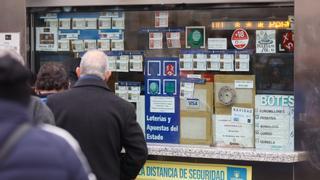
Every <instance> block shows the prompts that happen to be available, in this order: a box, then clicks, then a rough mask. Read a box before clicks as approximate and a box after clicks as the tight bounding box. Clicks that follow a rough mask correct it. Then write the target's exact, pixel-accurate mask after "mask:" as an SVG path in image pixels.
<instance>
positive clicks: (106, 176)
mask: <svg viewBox="0 0 320 180" xmlns="http://www.w3.org/2000/svg"><path fill="white" fill-rule="evenodd" d="M47 104H48V106H49V108H51V110H52V112H53V114H54V116H55V119H56V124H57V125H58V126H60V127H62V128H64V129H66V130H67V131H69V132H70V133H71V134H72V135H73V136H74V137H75V138H76V139H77V140H78V141H79V144H80V146H81V148H82V150H83V152H84V154H85V155H86V157H87V158H88V161H89V164H90V166H91V167H92V170H93V172H94V173H95V174H96V176H97V178H98V180H116V179H133V178H135V177H136V175H137V174H138V173H139V170H140V169H141V168H142V166H143V164H144V163H145V161H146V159H147V147H146V143H145V140H144V136H143V132H142V130H141V128H140V126H139V124H138V123H137V122H136V114H135V109H134V107H133V105H132V104H130V103H129V102H127V101H125V100H123V99H121V98H119V97H117V96H115V95H114V93H113V92H111V90H110V89H109V88H108V87H107V86H106V83H105V82H104V81H103V80H101V79H99V78H98V77H93V76H86V77H83V78H81V79H80V80H79V81H78V82H77V83H76V84H75V86H74V88H72V89H71V90H68V91H65V92H63V93H58V94H54V95H51V96H49V97H48V101H47ZM122 148H124V149H125V151H126V153H125V154H123V155H121V150H122Z"/></svg>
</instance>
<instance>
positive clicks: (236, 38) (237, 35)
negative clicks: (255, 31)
mask: <svg viewBox="0 0 320 180" xmlns="http://www.w3.org/2000/svg"><path fill="white" fill-rule="evenodd" d="M231 41H232V45H233V46H234V47H235V48H236V49H244V48H246V47H247V45H248V43H249V35H248V33H247V31H246V30H244V29H236V30H235V31H234V32H233V34H232V37H231Z"/></svg>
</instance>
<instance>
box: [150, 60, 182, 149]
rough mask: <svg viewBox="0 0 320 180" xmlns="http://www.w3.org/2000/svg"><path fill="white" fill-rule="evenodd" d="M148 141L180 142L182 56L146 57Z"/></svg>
mask: <svg viewBox="0 0 320 180" xmlns="http://www.w3.org/2000/svg"><path fill="white" fill-rule="evenodd" d="M144 64H145V79H144V80H145V81H144V82H145V99H146V106H145V107H146V109H145V112H146V139H147V142H158V143H179V142H180V132H179V126H180V101H179V94H180V81H179V71H180V70H179V58H172V57H169V58H165V57H161V58H146V59H145V63H144Z"/></svg>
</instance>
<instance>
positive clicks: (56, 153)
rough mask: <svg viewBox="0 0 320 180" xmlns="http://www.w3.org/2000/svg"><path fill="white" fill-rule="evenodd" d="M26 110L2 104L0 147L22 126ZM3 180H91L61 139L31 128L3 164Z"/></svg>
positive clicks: (0, 168) (5, 103)
mask: <svg viewBox="0 0 320 180" xmlns="http://www.w3.org/2000/svg"><path fill="white" fill-rule="evenodd" d="M26 121H30V120H29V119H28V115H27V108H23V107H21V106H19V105H16V104H13V103H11V102H4V101H0V147H3V145H4V142H5V141H6V139H7V138H8V137H9V135H10V134H11V133H12V132H13V130H14V129H15V128H17V127H18V126H19V125H20V124H22V123H24V122H26ZM0 179H1V180H21V179H23V180H58V179H59V180H80V179H81V180H88V176H87V174H86V173H85V170H84V168H83V166H82V164H81V162H80V160H79V159H78V157H77V155H76V154H75V152H74V150H73V149H72V148H71V146H70V145H69V144H68V143H67V142H66V141H65V140H63V139H62V138H60V137H58V136H56V135H54V134H51V133H49V132H46V131H44V130H41V129H40V128H38V127H32V128H31V129H30V130H29V131H28V132H27V133H26V134H25V135H24V136H23V137H22V138H21V139H20V140H19V141H18V142H17V143H16V145H15V146H14V147H13V149H11V151H10V154H9V155H8V156H7V158H6V159H5V160H4V161H1V162H0Z"/></svg>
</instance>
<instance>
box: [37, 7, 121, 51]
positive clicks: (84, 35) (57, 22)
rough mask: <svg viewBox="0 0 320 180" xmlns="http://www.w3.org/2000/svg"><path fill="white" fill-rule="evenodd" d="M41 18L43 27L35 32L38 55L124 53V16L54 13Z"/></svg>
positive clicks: (95, 13)
mask: <svg viewBox="0 0 320 180" xmlns="http://www.w3.org/2000/svg"><path fill="white" fill-rule="evenodd" d="M40 18H41V19H44V22H45V27H37V28H36V34H37V37H36V50H37V51H73V52H84V51H87V50H91V49H99V50H102V51H123V50H124V29H125V16H124V12H121V11H110V12H99V13H98V12H94V13H56V14H55V13H54V14H49V15H48V14H47V15H46V16H43V17H40Z"/></svg>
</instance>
